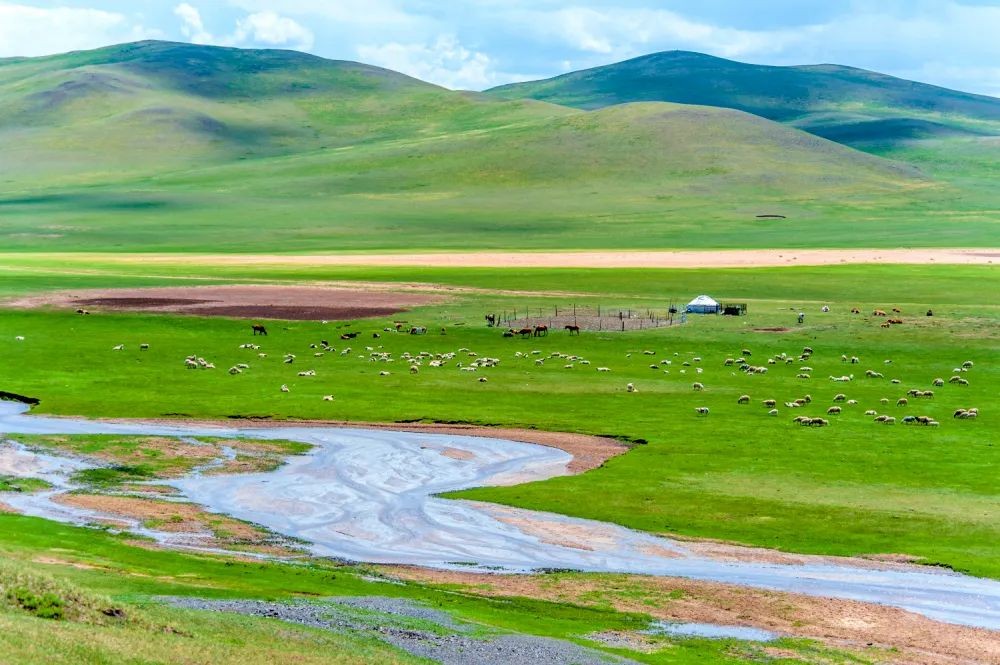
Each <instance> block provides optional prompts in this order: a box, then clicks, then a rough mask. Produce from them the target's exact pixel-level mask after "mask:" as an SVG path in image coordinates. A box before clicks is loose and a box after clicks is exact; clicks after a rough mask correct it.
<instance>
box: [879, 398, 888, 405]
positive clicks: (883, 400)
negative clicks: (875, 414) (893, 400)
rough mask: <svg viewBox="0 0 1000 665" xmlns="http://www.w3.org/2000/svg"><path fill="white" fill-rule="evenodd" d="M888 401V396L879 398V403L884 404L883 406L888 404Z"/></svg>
mask: <svg viewBox="0 0 1000 665" xmlns="http://www.w3.org/2000/svg"><path fill="white" fill-rule="evenodd" d="M888 403H889V398H888V397H883V398H882V399H880V400H879V404H882V405H883V406H884V405H886V404H888Z"/></svg>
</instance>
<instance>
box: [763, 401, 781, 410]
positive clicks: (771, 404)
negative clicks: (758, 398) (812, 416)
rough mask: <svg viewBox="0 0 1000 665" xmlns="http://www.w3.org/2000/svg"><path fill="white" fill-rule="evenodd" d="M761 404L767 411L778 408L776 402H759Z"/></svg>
mask: <svg viewBox="0 0 1000 665" xmlns="http://www.w3.org/2000/svg"><path fill="white" fill-rule="evenodd" d="M761 404H763V405H764V406H765V407H767V408H768V409H773V408H774V407H776V406H778V400H774V399H766V400H764V401H763V402H761Z"/></svg>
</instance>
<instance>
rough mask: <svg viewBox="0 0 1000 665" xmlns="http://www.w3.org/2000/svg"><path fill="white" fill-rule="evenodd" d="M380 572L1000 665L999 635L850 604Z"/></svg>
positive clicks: (629, 585)
mask: <svg viewBox="0 0 1000 665" xmlns="http://www.w3.org/2000/svg"><path fill="white" fill-rule="evenodd" d="M382 568H383V570H384V571H385V572H386V573H387V574H388V575H389V576H391V577H399V578H403V579H407V580H413V581H419V582H424V583H430V584H448V585H460V586H461V587H462V590H463V591H465V592H467V593H472V594H475V595H482V596H491V597H503V596H520V597H528V598H540V599H545V600H552V601H556V602H562V603H566V602H570V603H576V604H581V605H599V606H602V605H603V604H604V603H610V605H611V606H612V607H614V608H615V609H616V610H619V611H622V612H639V613H643V614H650V615H651V616H653V617H655V618H657V619H661V620H666V621H682V622H697V623H714V624H722V625H727V626H753V627H757V628H764V629H767V630H771V631H775V632H778V633H781V634H784V635H794V636H797V637H806V638H812V639H819V640H821V641H823V642H825V643H827V644H830V645H831V646H835V647H842V648H843V647H846V648H849V649H866V648H867V647H869V646H872V647H876V648H880V649H896V650H898V651H896V652H895V653H893V652H888V653H887V652H886V651H882V652H881V654H880V655H881V656H882V658H880V659H877V662H892V663H911V664H914V665H932V664H935V665H936V664H939V663H947V664H952V665H958V664H960V663H961V664H971V663H997V662H1000V635H998V634H997V633H995V632H993V631H989V630H984V629H978V628H968V627H965V626H956V625H951V624H945V623H941V622H937V621H933V620H931V619H928V618H926V617H923V616H920V615H918V614H913V613H911V612H906V611H904V610H900V609H896V608H892V607H884V606H881V605H875V604H872V603H862V602H857V601H853V600H841V599H832V598H817V597H814V596H806V595H800V594H794V593H785V592H779V591H767V590H764V589H754V588H748V587H741V586H736V585H731V584H721V583H718V582H704V581H697V580H688V579H683V578H670V577H645V576H640V575H620V576H614V577H605V578H599V577H596V576H594V577H589V576H588V577H585V576H576V575H574V576H552V575H490V574H477V573H465V572H459V571H441V570H429V569H425V568H409V567H388V566H384V567H382ZM866 655H868V656H869V657H870V656H871V655H872V654H871V652H867V654H866Z"/></svg>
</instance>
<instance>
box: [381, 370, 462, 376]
mask: <svg viewBox="0 0 1000 665" xmlns="http://www.w3.org/2000/svg"><path fill="white" fill-rule="evenodd" d="M472 371H476V370H472ZM378 375H379V376H389V372H387V371H385V370H382V371H381V372H379V373H378Z"/></svg>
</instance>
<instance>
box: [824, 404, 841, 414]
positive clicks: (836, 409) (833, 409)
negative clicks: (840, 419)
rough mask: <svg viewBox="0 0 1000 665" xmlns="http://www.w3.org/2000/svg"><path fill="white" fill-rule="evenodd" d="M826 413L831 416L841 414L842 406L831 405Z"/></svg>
mask: <svg viewBox="0 0 1000 665" xmlns="http://www.w3.org/2000/svg"><path fill="white" fill-rule="evenodd" d="M826 413H827V415H830V416H839V415H840V407H839V406H831V407H830V408H829V409H827V410H826Z"/></svg>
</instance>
